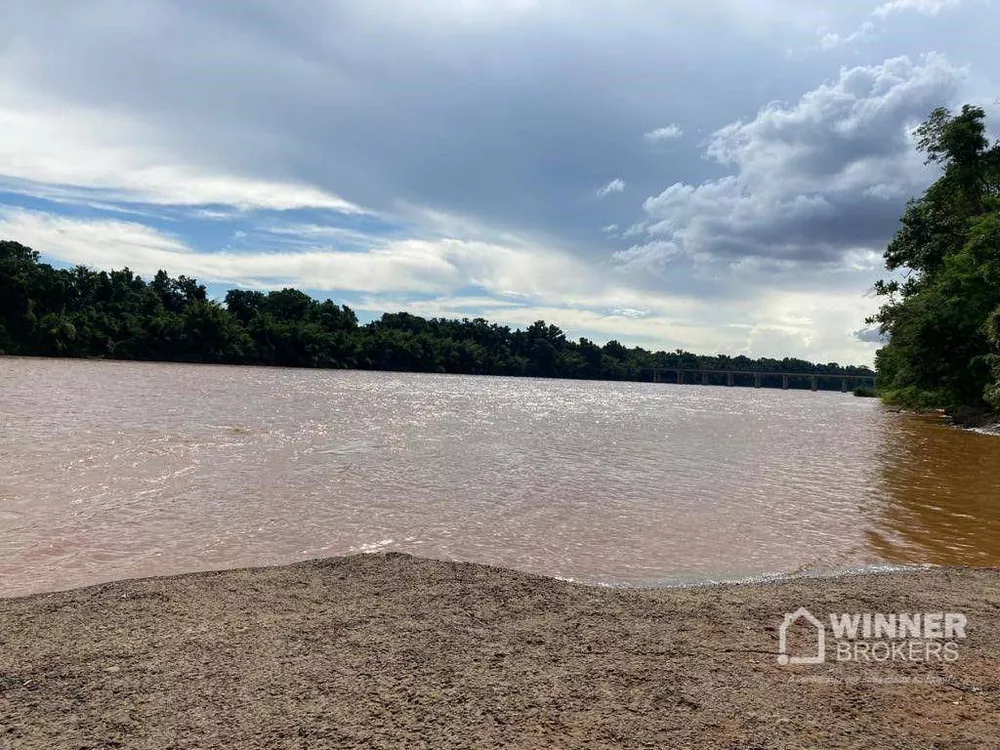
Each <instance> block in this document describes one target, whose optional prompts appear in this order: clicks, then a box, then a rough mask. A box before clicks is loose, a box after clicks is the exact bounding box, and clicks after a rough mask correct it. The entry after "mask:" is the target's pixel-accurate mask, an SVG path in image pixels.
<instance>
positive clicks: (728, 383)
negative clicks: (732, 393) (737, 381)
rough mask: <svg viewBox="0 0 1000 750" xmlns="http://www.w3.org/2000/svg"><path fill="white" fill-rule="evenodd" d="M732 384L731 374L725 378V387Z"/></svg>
mask: <svg viewBox="0 0 1000 750" xmlns="http://www.w3.org/2000/svg"><path fill="white" fill-rule="evenodd" d="M732 384H733V374H732V373H729V375H728V376H727V377H726V385H732Z"/></svg>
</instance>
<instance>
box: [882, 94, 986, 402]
mask: <svg viewBox="0 0 1000 750" xmlns="http://www.w3.org/2000/svg"><path fill="white" fill-rule="evenodd" d="M985 133H986V124H985V112H984V111H983V110H982V109H981V108H979V107H971V106H968V105H967V106H965V107H963V108H962V111H961V113H959V114H957V115H952V114H951V113H950V112H948V110H945V109H936V110H934V111H933V112H932V113H931V115H930V117H929V118H928V119H927V121H926V122H925V123H924V124H923V125H921V126H920V127H919V128H918V129H917V131H916V136H917V148H918V149H919V150H920V151H922V152H923V153H924V154H925V155H926V158H927V162H928V163H933V164H938V165H940V167H941V174H940V176H939V177H938V179H937V180H936V181H935V182H934V184H933V185H931V186H930V187H929V188H928V189H927V191H926V192H925V193H924V195H923V196H922V197H921V198H919V199H917V200H912V201H910V202H909V203H908V204H907V207H906V212H905V213H904V215H903V217H902V219H901V227H900V229H899V231H898V232H897V233H896V236H895V237H894V238H893V240H892V242H891V243H890V244H889V246H888V248H887V249H886V252H885V261H886V268H887V269H888V270H890V271H897V272H899V275H900V277H897V278H894V279H890V280H887V281H881V282H879V283H877V284H876V286H875V290H876V292H877V293H878V294H880V295H882V296H884V297H886V298H887V301H886V302H885V304H883V306H882V307H881V309H880V310H879V312H878V314H877V315H875V316H874V317H873V318H871V319H869V322H871V323H878V324H879V326H880V330H881V331H882V333H883V334H886V335H888V337H889V341H888V343H887V344H886V345H885V346H884V347H883V348H882V349H880V350H879V352H878V353H877V355H876V371H877V372H878V376H879V383H880V387H881V388H882V390H883V392H884V394H885V397H886V398H887V399H888V400H890V401H894V402H898V403H900V404H902V405H904V406H913V407H919V408H926V407H943V408H946V409H949V410H952V411H955V410H959V409H970V408H971V409H982V408H985V407H986V406H987V404H988V403H993V404H994V406H995V405H996V398H995V395H996V394H997V370H998V366H997V364H998V361H997V355H998V353H1000V349H998V341H997V336H996V335H995V331H994V329H993V327H992V323H991V322H992V321H994V320H995V317H994V316H995V313H996V311H997V310H998V307H1000V144H990V143H989V141H988V140H987V138H986V136H985Z"/></svg>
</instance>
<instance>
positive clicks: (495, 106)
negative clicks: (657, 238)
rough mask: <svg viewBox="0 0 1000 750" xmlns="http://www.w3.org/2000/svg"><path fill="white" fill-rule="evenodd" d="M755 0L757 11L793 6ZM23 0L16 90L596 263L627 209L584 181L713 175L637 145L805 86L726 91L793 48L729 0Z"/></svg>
mask: <svg viewBox="0 0 1000 750" xmlns="http://www.w3.org/2000/svg"><path fill="white" fill-rule="evenodd" d="M418 5H419V6H420V8H421V9H420V10H418V9H417V6H418ZM765 5H766V7H765V8H764V9H763V10H760V11H758V14H757V15H759V16H760V17H761V18H767V17H768V10H767V9H768V8H770V9H771V10H770V12H771V13H772V14H773V15H774V17H778V16H779V14H780V13H782V12H784V9H785V8H786V7H790V6H788V5H787V4H785V3H770V4H765ZM19 7H20V8H21V10H20V13H19V14H18V15H17V16H16V18H15V22H16V23H17V24H18V25H19V27H20V28H21V29H22V32H21V34H20V35H18V37H16V38H15V41H14V43H13V44H12V45H11V47H10V54H9V55H8V56H7V58H6V60H5V62H6V63H7V64H8V70H9V71H10V75H12V77H14V78H15V79H16V80H18V81H20V82H24V83H27V84H31V85H34V86H36V87H40V88H44V89H45V90H46V91H49V92H54V93H57V94H58V95H59V96H60V97H63V98H65V99H67V100H70V101H76V102H82V103H85V104H86V105H87V106H94V107H101V108H104V109H107V110H110V111H115V112H125V113H128V114H129V115H131V116H134V117H137V118H139V119H140V120H141V121H142V122H143V123H144V124H145V125H146V126H148V134H147V136H146V137H147V140H148V141H149V142H151V143H155V144H156V145H157V146H159V147H162V148H163V149H165V150H169V151H175V152H177V153H180V154H183V155H184V156H185V158H186V159H190V160H193V161H196V162H198V163H199V164H202V165H205V166H206V167H209V168H212V169H215V170H219V171H226V172H228V173H237V174H244V173H245V174H251V175H253V176H255V177H258V178H266V179H271V180H293V179H294V180H299V181H304V182H307V183H309V184H315V185H317V186H320V187H322V188H324V189H327V190H329V191H330V192H332V193H334V194H336V195H339V196H342V197H343V198H345V199H347V200H349V201H351V202H354V203H357V204H360V205H363V206H366V207H370V208H372V209H374V210H378V211H386V212H392V211H397V210H398V208H399V206H400V205H401V204H407V205H416V206H426V207H429V208H433V209H435V210H439V211H447V212H449V213H455V214H460V215H467V216H471V217H475V218H476V219H477V220H478V221H480V222H482V223H483V224H485V225H489V226H494V227H498V228H502V229H507V230H513V229H516V230H518V231H527V232H539V233H542V234H544V235H546V236H548V237H550V238H552V239H556V240H557V241H562V242H564V243H566V244H567V245H568V244H571V243H572V244H574V246H576V247H579V248H582V249H584V250H586V249H588V248H589V249H590V250H591V251H593V252H594V253H603V252H605V250H604V248H605V247H606V246H605V245H603V244H602V243H601V239H600V236H599V232H598V230H599V228H600V227H601V226H604V225H606V224H608V223H611V222H613V221H615V220H617V219H618V218H620V217H626V218H628V214H629V213H630V209H632V207H634V205H635V203H634V201H628V202H626V201H625V199H624V197H622V196H619V195H615V196H612V197H614V198H615V200H614V201H610V200H609V201H603V202H600V205H598V200H597V197H596V195H595V190H596V187H599V186H601V185H605V184H607V183H608V181H609V180H611V179H613V178H615V177H618V176H620V177H622V178H623V179H624V180H625V181H627V182H628V184H629V186H630V192H631V188H632V187H634V188H635V189H636V190H637V191H639V192H637V193H634V194H633V195H646V194H649V192H650V191H652V190H654V189H656V187H657V185H658V184H662V179H663V176H664V175H665V174H666V175H676V179H690V178H693V177H694V176H696V175H698V174H701V173H703V172H704V163H703V161H702V159H701V155H700V154H699V153H698V152H697V151H696V150H694V149H691V148H690V147H688V148H675V147H673V144H672V145H671V148H670V149H669V150H667V151H664V150H662V149H661V150H659V151H658V150H657V149H656V148H655V147H654V146H652V144H651V143H650V142H649V140H648V139H646V138H644V137H643V134H644V133H647V132H651V131H653V130H655V129H656V128H658V127H663V126H664V123H677V124H678V127H680V128H683V129H684V130H685V131H688V130H689V131H692V132H694V131H696V130H697V129H698V128H699V127H701V126H702V124H703V123H709V124H711V126H712V127H713V128H714V127H716V126H717V125H718V124H721V123H724V122H727V121H730V120H731V119H732V118H733V116H734V114H736V113H740V112H746V111H752V110H753V109H755V108H756V107H757V106H758V105H759V102H760V100H761V98H773V97H783V96H790V95H792V94H793V93H795V92H796V91H800V90H801V88H802V87H803V86H805V85H806V82H807V81H808V79H809V73H808V72H807V71H801V73H796V72H792V73H791V74H785V75H783V76H782V77H781V78H780V79H774V80H771V81H768V80H767V79H764V78H761V79H760V80H759V81H757V82H755V83H753V84H752V85H746V82H745V81H744V82H741V81H738V80H735V79H734V77H733V75H732V71H733V70H734V69H737V68H740V67H745V66H746V64H747V62H748V61H753V62H752V67H776V66H781V65H783V64H784V58H783V55H784V46H783V45H781V44H775V43H774V42H773V41H771V40H770V39H768V38H767V37H763V36H758V35H756V34H754V33H750V34H747V33H746V31H747V28H748V27H747V24H755V23H761V20H760V19H747V18H745V17H743V16H741V15H739V13H738V12H734V11H729V12H725V11H726V10H727V7H728V4H727V3H717V4H716V5H715V10H714V11H709V10H708V9H706V8H701V9H699V8H698V7H697V6H692V8H691V9H688V10H683V9H678V8H677V7H676V6H675V7H673V8H668V7H667V6H665V5H663V4H659V3H636V4H634V5H633V6H631V7H630V9H628V10H627V11H626V10H623V9H618V8H612V7H611V6H604V5H603V4H597V3H574V4H572V5H570V4H563V3H551V4H548V5H546V6H538V5H536V4H534V3H527V2H522V3H517V2H514V3H480V2H454V3H433V2H432V3H428V4H414V3H408V2H399V3H386V2H368V1H367V0H366V1H365V2H346V1H345V2H337V3H319V2H299V3H295V4H293V5H289V4H287V3H284V2H277V1H275V2H263V1H261V0H257V1H255V2H243V3H209V2H205V3H170V2H156V1H154V0H145V1H144V2H133V0H127V1H124V0H122V1H119V2H104V3H98V4H87V5H84V4H63V5H61V6H60V8H61V13H60V14H59V15H58V16H54V15H53V14H47V13H44V12H43V10H42V9H40V8H38V7H37V6H33V5H29V4H26V3H25V4H21V5H20V6H19ZM720 19H721V20H722V23H719V22H718V21H719V20H720ZM710 47H711V48H712V49H713V52H712V54H711V56H710V57H708V58H707V57H706V56H705V54H704V51H705V50H706V49H707V48H710ZM123 61H128V63H127V64H123ZM693 92H697V96H692V93H693Z"/></svg>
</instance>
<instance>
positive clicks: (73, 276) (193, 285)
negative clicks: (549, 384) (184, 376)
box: [0, 241, 873, 389]
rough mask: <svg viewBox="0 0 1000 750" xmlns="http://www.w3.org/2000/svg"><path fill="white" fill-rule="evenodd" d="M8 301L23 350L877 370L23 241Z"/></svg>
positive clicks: (586, 375) (336, 360) (368, 362)
mask: <svg viewBox="0 0 1000 750" xmlns="http://www.w3.org/2000/svg"><path fill="white" fill-rule="evenodd" d="M0 312H2V317H0V353H6V354H19V355H43V356H61V357H99V358H110V359H129V360H156V361H170V362H210V363H225V364H252V365H283V366H289V367H326V368H356V369H367V370H397V371H408V372H437V373H460V374H469V375H515V376H536V377H554V378H581V379H603V380H646V381H648V380H651V379H652V378H653V372H652V369H653V368H671V367H673V368H676V367H682V368H686V369H692V370H698V369H716V370H753V371H758V372H762V373H768V372H793V373H800V372H801V373H807V374H808V373H815V374H818V375H821V376H824V375H825V376H829V377H824V378H821V379H820V387H822V388H829V389H834V388H839V387H840V384H841V381H840V380H838V379H837V378H836V376H843V375H872V374H873V373H872V371H871V370H869V369H868V368H864V367H850V366H849V367H841V366H840V365H838V364H836V363H829V364H821V365H816V364H813V363H811V362H806V361H804V360H801V359H788V358H786V359H781V360H777V359H767V358H762V359H751V358H749V357H745V356H738V357H728V356H725V355H717V356H700V355H697V354H692V353H691V352H685V351H680V350H678V351H675V352H670V353H668V352H662V351H660V352H652V351H648V350H646V349H643V348H641V347H631V348H629V347H626V346H624V345H623V344H621V343H619V342H618V341H610V342H608V343H606V344H604V345H603V346H599V345H598V344H596V343H594V342H593V341H589V340H588V339H585V338H581V339H579V340H577V341H573V340H570V339H569V338H567V336H566V334H565V333H564V332H563V331H562V330H560V329H559V328H558V327H557V326H554V325H549V324H547V323H545V322H544V321H537V322H536V323H533V324H532V325H531V326H528V327H527V328H525V329H511V328H510V327H508V326H502V325H498V324H496V323H490V322H489V321H487V320H484V319H482V318H475V319H471V320H470V319H462V320H448V319H443V318H431V319H425V318H422V317H419V316H416V315H410V314H408V313H405V312H400V313H386V314H385V315H383V316H382V317H381V318H379V319H378V320H374V321H372V322H370V323H367V324H365V325H361V324H359V322H358V318H357V316H356V315H355V313H354V311H353V310H351V309H350V308H349V307H347V306H346V305H338V304H337V303H335V302H332V301H330V300H326V301H324V302H320V301H318V300H316V299H314V298H313V297H311V296H309V295H308V294H305V293H304V292H301V291H299V290H297V289H281V290H278V291H268V292H263V291H255V290H247V289H232V290H230V291H229V292H228V293H227V294H226V296H225V300H224V301H222V302H218V301H216V300H213V299H210V298H209V297H208V295H207V293H206V289H205V286H204V285H202V284H199V283H198V282H197V280H195V279H192V278H189V277H187V276H178V277H176V278H174V277H171V276H169V275H168V274H167V273H166V272H165V271H160V272H158V273H157V274H156V275H155V276H153V278H152V279H150V280H149V281H146V280H144V279H142V278H141V277H139V276H137V275H136V274H134V273H133V272H132V271H130V270H129V269H127V268H125V269H122V270H118V271H96V270H91V269H89V268H85V267H82V266H77V267H75V268H72V269H58V268H53V267H52V266H51V265H49V264H46V263H42V262H40V258H39V254H38V253H37V252H35V251H34V250H32V249H31V248H28V247H25V246H24V245H21V244H19V243H17V242H13V241H0ZM713 382H724V381H723V380H720V377H719V376H713ZM780 384H781V379H780V378H771V379H767V378H765V380H764V383H763V385H765V386H780ZM792 385H793V387H809V380H808V379H805V380H803V382H793V383H792Z"/></svg>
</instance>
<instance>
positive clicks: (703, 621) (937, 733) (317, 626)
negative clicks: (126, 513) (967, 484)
mask: <svg viewBox="0 0 1000 750" xmlns="http://www.w3.org/2000/svg"><path fill="white" fill-rule="evenodd" d="M998 584H1000V569H973V568H930V569H916V570H906V571H883V572H868V573H849V574H847V575H838V576H833V577H829V576H827V577H817V576H796V577H792V578H785V579H781V580H769V581H763V582H751V581H744V582H728V583H717V584H713V585H699V586H683V587H670V588H653V589H651V588H646V589H638V588H605V587H592V586H585V585H582V584H576V583H569V582H565V581H560V580H557V579H553V578H545V577H542V576H537V575H533V574H528V573H520V572H517V571H512V570H507V569H503V568H494V567H488V566H483V565H477V564H472V563H453V562H443V561H436V560H428V559H423V558H417V557H412V556H409V555H405V554H402V553H375V554H366V555H353V556H350V557H341V558H327V559H322V560H312V561H307V562H301V563H294V564H292V565H284V566H277V567H266V568H244V569H238V570H224V571H211V572H206V573H187V574H182V575H179V576H170V577H160V578H146V579H133V580H125V581H117V582H113V583H104V584H98V585H95V586H89V587H86V588H81V589H73V590H70V591H62V592H54V593H41V594H32V595H29V596H25V597H19V598H10V599H0V746H6V745H4V743H5V742H7V743H10V744H9V746H11V747H18V748H63V747H67V748H68V747H81V746H99V747H115V746H118V747H144V748H159V747H199V748H205V747H220V748H222V747H227V748H228V747H232V748H245V749H248V750H249V749H250V748H266V747H421V746H423V747H433V748H449V747H525V748H529V747H543V746H544V747H651V746H655V747H673V748H701V747H726V748H734V749H735V748H750V747H762V748H770V747H782V748H807V747H808V748H812V747H841V748H854V747H857V748H862V747H870V746H872V745H873V740H876V739H877V740H879V741H880V742H879V743H874V744H879V746H885V747H907V748H926V749H927V750H930V748H932V747H935V748H936V747H942V746H948V747H956V748H959V747H969V748H973V747H986V746H989V745H990V743H991V742H994V741H995V738H996V736H997V733H998V732H1000V622H998V621H1000V617H998V613H1000V585H998ZM802 606H806V607H808V608H809V609H810V610H811V611H813V612H814V613H816V614H817V615H818V616H824V615H823V613H826V612H961V613H963V614H964V615H965V616H966V617H967V619H968V623H969V630H968V638H967V639H966V640H965V641H962V642H961V644H960V647H961V653H960V658H959V659H957V660H956V661H953V662H948V663H944V662H941V663H930V662H920V663H912V662H904V663H870V664H860V663H854V662H844V663H840V662H832V663H831V662H829V661H828V662H827V663H825V664H819V665H786V666H782V665H780V664H778V662H777V658H776V656H777V644H778V630H779V627H778V626H779V624H780V623H781V621H782V618H783V615H784V614H785V613H788V612H794V611H795V610H796V609H797V608H798V607H802ZM116 743H117V744H116Z"/></svg>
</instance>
